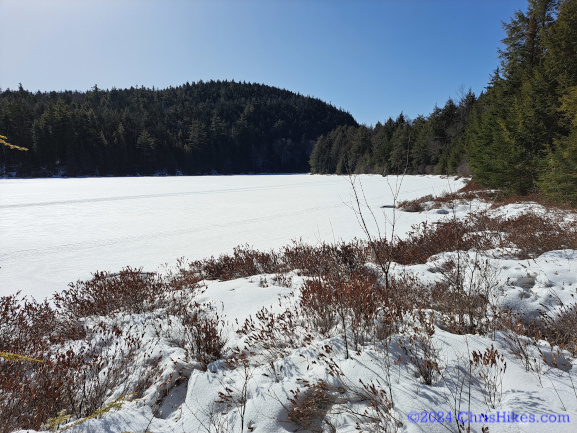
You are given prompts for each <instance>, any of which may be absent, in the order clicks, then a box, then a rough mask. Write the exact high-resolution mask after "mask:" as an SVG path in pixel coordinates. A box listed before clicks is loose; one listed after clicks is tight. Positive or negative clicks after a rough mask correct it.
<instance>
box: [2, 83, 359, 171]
mask: <svg viewBox="0 0 577 433" xmlns="http://www.w3.org/2000/svg"><path fill="white" fill-rule="evenodd" d="M340 125H350V126H356V125H357V123H356V122H355V120H354V119H353V117H352V116H351V115H350V114H348V113H346V112H344V111H342V110H339V109H337V108H335V107H333V106H331V105H329V104H327V103H325V102H323V101H321V100H319V99H315V98H312V97H305V96H303V95H300V94H297V93H293V92H290V91H288V90H282V89H278V88H275V87H271V86H265V85H261V84H251V83H238V82H234V81H210V82H206V83H205V82H202V81H200V82H198V83H192V84H190V83H186V84H185V85H182V86H178V87H170V88H168V89H154V88H152V89H148V88H144V87H140V88H134V87H131V88H130V89H115V88H113V89H111V90H102V89H99V88H98V87H97V86H94V87H93V88H92V89H91V90H89V91H87V92H77V91H63V92H45V93H40V92H37V93H31V92H29V91H26V90H24V89H23V88H22V86H20V88H19V89H18V90H17V91H11V90H5V91H3V92H1V93H0V131H2V133H3V135H5V136H7V137H8V139H9V141H10V143H11V144H13V145H15V146H21V147H26V148H28V149H29V151H28V152H15V151H13V150H11V149H9V148H6V147H5V146H2V147H1V148H0V170H2V172H3V173H0V174H5V173H9V174H15V175H16V176H20V177H23V176H33V177H40V176H52V175H56V174H63V175H67V176H85V175H99V176H105V175H137V174H140V175H150V174H155V173H165V174H177V173H182V174H209V173H220V174H230V173H249V172H251V173H280V172H284V173H294V172H308V171H309V165H308V160H309V157H310V152H311V150H312V147H313V145H314V142H315V141H316V139H317V138H318V137H319V136H320V135H322V134H326V133H328V132H329V131H331V130H332V129H334V128H336V127H338V126H340Z"/></svg>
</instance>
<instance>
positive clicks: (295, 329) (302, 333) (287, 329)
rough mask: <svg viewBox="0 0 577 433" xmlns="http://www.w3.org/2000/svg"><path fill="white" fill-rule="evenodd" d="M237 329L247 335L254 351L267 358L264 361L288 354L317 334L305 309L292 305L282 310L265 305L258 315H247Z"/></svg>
mask: <svg viewBox="0 0 577 433" xmlns="http://www.w3.org/2000/svg"><path fill="white" fill-rule="evenodd" d="M255 319H256V320H255ZM237 332H238V333H239V334H241V335H245V336H246V339H245V343H246V344H247V346H248V347H249V348H250V350H251V351H253V352H255V353H258V354H259V355H260V356H261V357H263V358H264V360H263V363H270V362H272V361H275V360H277V359H280V358H284V357H285V356H287V355H288V354H289V353H291V352H292V351H293V350H294V349H295V348H297V347H302V346H306V345H308V344H309V343H310V342H311V341H312V340H313V338H314V337H313V335H312V334H311V333H310V330H309V329H308V327H307V323H306V321H305V320H304V319H303V317H302V316H301V312H300V311H299V310H298V309H297V308H291V307H288V308H286V309H285V310H284V311H283V312H281V313H273V312H271V311H270V310H269V309H268V308H262V309H260V310H259V311H258V312H257V313H256V315H255V318H254V319H253V317H252V316H251V317H249V318H248V319H246V320H245V323H244V324H243V326H242V327H241V328H240V329H239V330H238V331H237Z"/></svg>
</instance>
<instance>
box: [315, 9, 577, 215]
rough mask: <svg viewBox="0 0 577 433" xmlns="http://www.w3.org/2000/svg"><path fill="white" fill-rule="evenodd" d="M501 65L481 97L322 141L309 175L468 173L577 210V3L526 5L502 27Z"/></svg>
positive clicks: (342, 130) (339, 130)
mask: <svg viewBox="0 0 577 433" xmlns="http://www.w3.org/2000/svg"><path fill="white" fill-rule="evenodd" d="M503 27H504V30H505V34H506V36H505V38H504V39H503V41H502V42H503V49H502V50H501V51H500V52H499V56H500V59H501V66H500V68H498V69H497V70H495V71H494V73H493V74H492V76H491V78H490V81H489V83H488V85H487V87H486V91H485V92H483V93H482V94H481V95H480V96H479V97H478V98H476V97H475V95H474V94H472V93H471V92H469V93H467V94H464V95H462V97H461V98H460V100H459V101H458V102H457V103H455V102H454V101H453V100H451V99H449V100H448V101H447V103H446V104H445V106H444V107H443V108H438V107H436V108H435V109H434V111H433V112H432V113H431V114H430V115H429V116H427V117H425V116H419V117H417V118H416V119H414V120H409V119H407V118H406V117H405V116H403V115H402V114H401V115H400V116H399V117H398V118H397V119H396V120H393V119H388V120H387V121H386V122H385V123H384V124H381V123H377V125H376V126H374V127H370V128H369V127H366V126H359V127H354V126H353V127H350V126H348V127H344V126H339V127H337V128H335V129H334V130H333V131H331V132H330V133H328V134H324V135H323V136H321V137H320V138H319V139H318V140H317V143H316V145H315V148H314V150H313V152H312V155H311V161H310V162H311V170H312V172H313V173H347V172H352V173H371V172H372V173H382V172H390V173H402V172H408V173H432V172H436V173H456V174H468V173H472V174H473V175H474V177H475V178H476V179H477V180H478V181H479V182H481V183H482V184H484V185H487V186H490V187H497V188H505V189H509V190H511V191H514V192H518V193H527V192H530V191H533V190H535V189H537V188H538V189H540V190H541V191H542V192H543V193H545V195H547V196H549V197H551V198H553V199H556V200H560V201H566V202H571V203H573V204H577V1H575V0H565V1H563V0H529V1H528V6H527V10H526V11H517V12H516V13H515V15H514V16H513V17H512V18H511V20H510V22H508V23H504V24H503Z"/></svg>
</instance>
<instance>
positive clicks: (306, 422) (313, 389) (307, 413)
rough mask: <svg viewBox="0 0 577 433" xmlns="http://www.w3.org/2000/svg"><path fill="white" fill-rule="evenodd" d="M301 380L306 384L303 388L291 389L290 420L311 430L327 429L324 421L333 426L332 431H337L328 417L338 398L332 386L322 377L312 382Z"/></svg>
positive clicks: (288, 414)
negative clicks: (333, 392)
mask: <svg viewBox="0 0 577 433" xmlns="http://www.w3.org/2000/svg"><path fill="white" fill-rule="evenodd" d="M300 382H301V383H302V384H303V385H304V389H303V390H301V389H300V388H297V389H294V390H290V393H291V397H289V398H288V407H287V418H288V421H290V422H292V423H294V424H296V425H298V426H299V427H300V428H302V429H305V430H309V431H311V432H323V431H325V429H324V426H323V423H324V424H327V425H328V426H329V428H330V427H332V429H331V430H332V431H336V430H335V429H334V427H333V426H332V424H331V423H330V421H329V420H328V418H327V413H328V412H329V410H330V408H331V406H332V405H333V404H334V403H335V400H336V399H335V396H334V395H333V394H332V393H331V392H330V391H331V387H330V386H329V385H328V384H327V383H325V382H324V381H323V380H322V379H319V380H317V381H316V382H312V383H311V382H308V381H305V380H300Z"/></svg>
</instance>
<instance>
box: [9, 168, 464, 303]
mask: <svg viewBox="0 0 577 433" xmlns="http://www.w3.org/2000/svg"><path fill="white" fill-rule="evenodd" d="M356 182H357V187H358V189H359V194H361V193H362V191H361V188H360V187H361V186H362V190H364V195H365V197H366V200H367V203H368V204H369V205H370V206H371V207H372V209H373V210H374V212H375V215H376V216H377V221H378V222H379V224H380V226H381V228H382V229H384V227H385V219H384V216H383V211H384V210H382V209H380V207H381V206H385V205H391V204H392V203H393V197H392V193H393V192H395V193H396V192H397V191H398V192H399V199H400V200H407V199H414V198H416V197H420V196H424V195H427V194H440V193H441V192H443V191H446V190H456V189H458V188H459V187H460V186H461V185H462V181H460V180H454V179H447V178H441V177H436V176H406V177H405V178H403V179H402V182H400V178H399V179H397V178H396V177H390V178H383V177H381V176H368V175H363V176H358V177H356ZM351 192H352V190H351V185H350V181H349V179H348V178H346V177H341V176H310V175H268V176H267V175H265V176H203V177H139V178H138V177H136V178H135V177H131V178H83V179H17V180H12V179H0V295H6V294H11V293H15V292H16V291H18V290H21V291H22V293H23V294H26V295H33V296H34V297H36V298H37V299H43V298H46V297H48V296H50V295H51V294H52V293H54V292H56V291H60V290H63V289H65V288H66V286H67V284H68V283H70V282H73V281H77V280H78V279H83V280H84V279H88V278H90V275H91V273H92V272H94V271H97V270H98V271H111V272H115V271H118V270H120V269H121V268H122V267H124V266H132V267H143V268H144V269H145V270H149V271H154V270H157V269H158V268H159V266H160V265H163V264H165V263H168V264H170V265H172V264H174V262H175V261H176V259H178V258H180V257H185V258H186V259H189V260H196V259H202V258H205V257H210V256H212V255H215V256H218V255H219V254H222V253H230V252H231V251H232V249H233V248H234V247H235V246H237V245H241V244H249V245H251V246H253V247H255V248H257V249H264V250H268V249H271V248H275V249H276V248H280V247H282V246H284V245H287V244H289V243H290V242H291V240H293V239H294V240H296V239H301V238H302V240H303V241H305V242H309V243H317V242H319V241H328V242H333V241H336V240H340V239H343V240H350V239H352V238H354V237H359V238H363V237H364V236H363V232H362V230H361V228H360V226H359V224H358V222H357V220H356V217H355V213H354V212H353V211H352V210H351V208H350V204H351ZM363 201H364V200H363ZM387 212H388V213H389V214H391V213H392V210H390V209H387ZM440 217H441V216H440V215H439V216H436V215H432V216H429V218H433V219H437V218H440ZM421 220H422V216H419V215H413V214H403V215H402V218H401V219H400V220H399V221H398V231H399V233H401V232H403V231H406V230H408V229H409V228H410V226H411V225H412V224H414V223H416V222H420V221H421ZM371 222H372V221H368V222H367V223H368V224H369V223H371ZM373 227H374V224H373Z"/></svg>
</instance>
